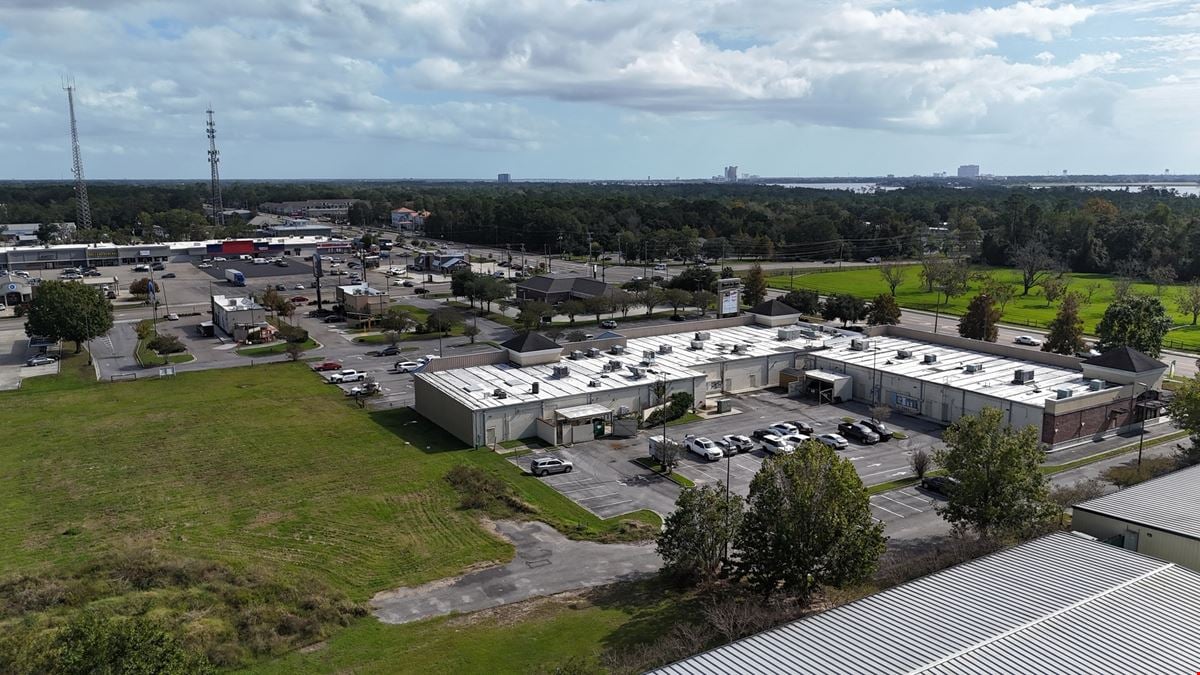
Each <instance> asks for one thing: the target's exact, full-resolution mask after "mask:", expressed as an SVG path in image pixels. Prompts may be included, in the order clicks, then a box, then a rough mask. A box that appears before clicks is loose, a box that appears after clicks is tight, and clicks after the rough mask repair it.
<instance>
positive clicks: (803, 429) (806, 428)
mask: <svg viewBox="0 0 1200 675" xmlns="http://www.w3.org/2000/svg"><path fill="white" fill-rule="evenodd" d="M788 424H790V425H792V426H794V427H796V431H797V432H799V433H802V434H808V435H809V436H812V435H813V431H814V429H813V425H812V424H809V423H808V422H805V421H804V420H792V421H791V422H788Z"/></svg>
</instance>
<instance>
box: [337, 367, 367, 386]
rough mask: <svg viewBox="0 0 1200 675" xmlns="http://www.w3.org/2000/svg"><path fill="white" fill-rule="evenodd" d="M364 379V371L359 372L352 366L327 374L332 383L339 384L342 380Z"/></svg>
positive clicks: (358, 380) (355, 380)
mask: <svg viewBox="0 0 1200 675" xmlns="http://www.w3.org/2000/svg"><path fill="white" fill-rule="evenodd" d="M365 379H367V374H366V373H360V372H359V371H357V370H355V369H353V368H347V369H346V370H343V371H340V372H337V373H334V374H333V375H330V376H329V381H330V382H332V383H334V384H341V383H343V382H361V381H362V380H365Z"/></svg>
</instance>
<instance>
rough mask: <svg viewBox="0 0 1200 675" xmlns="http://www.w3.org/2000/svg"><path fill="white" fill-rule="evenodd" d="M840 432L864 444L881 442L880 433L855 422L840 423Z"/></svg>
mask: <svg viewBox="0 0 1200 675" xmlns="http://www.w3.org/2000/svg"><path fill="white" fill-rule="evenodd" d="M838 433H839V434H841V435H843V436H845V437H846V438H851V439H854V440H856V441H858V442H859V443H862V444H864V445H873V444H875V443H878V442H879V434H877V433H875V432H874V431H871V430H870V429H868V428H866V427H864V426H863V425H861V424H855V423H854V422H842V423H841V424H839V425H838Z"/></svg>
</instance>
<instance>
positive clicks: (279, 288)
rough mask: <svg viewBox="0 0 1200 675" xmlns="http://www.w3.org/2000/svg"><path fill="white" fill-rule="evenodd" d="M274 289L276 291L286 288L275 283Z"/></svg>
mask: <svg viewBox="0 0 1200 675" xmlns="http://www.w3.org/2000/svg"><path fill="white" fill-rule="evenodd" d="M275 290H277V291H286V290H287V286H284V285H283V284H275Z"/></svg>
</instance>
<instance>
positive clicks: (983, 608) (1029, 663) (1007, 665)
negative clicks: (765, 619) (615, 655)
mask: <svg viewBox="0 0 1200 675" xmlns="http://www.w3.org/2000/svg"><path fill="white" fill-rule="evenodd" d="M1197 625H1200V574H1197V573H1195V572H1192V571H1190V570H1187V569H1184V568H1181V567H1178V566H1175V565H1172V564H1170V563H1164V562H1162V561H1160V560H1155V559H1153V558H1148V557H1146V556H1141V555H1138V554H1136V553H1133V552H1130V551H1126V550H1124V549H1120V548H1116V547H1113V546H1109V545H1107V544H1101V543H1099V542H1096V541H1093V540H1089V539H1085V538H1083V537H1079V536H1077V535H1071V534H1066V533H1061V532H1060V533H1055V534H1051V535H1048V536H1045V537H1042V538H1040V539H1036V540H1034V541H1031V542H1028V543H1026V544H1023V545H1021V546H1017V547H1015V548H1011V549H1008V550H1006V551H1002V552H1000V553H996V554H993V555H990V556H986V557H984V558H980V559H978V560H974V561H971V562H968V563H965V564H962V565H958V566H956V567H952V568H950V569H948V570H944V571H942V572H938V573H935V574H932V575H929V576H927V577H923V578H921V579H918V580H916V581H912V582H909V583H907V584H903V585H901V586H897V587H896V588H892V589H889V590H886V591H883V592H881V593H877V594H875V595H872V596H870V597H867V598H864V599H862V600H859V601H857V602H853V603H850V604H848V605H844V606H842V607H838V608H836V609H832V610H830V611H828V612H825V613H823V614H819V615H816V616H814V617H811V618H808V619H803V620H800V621H796V622H793V623H790V624H787V625H785V626H782V627H780V628H777V629H774V630H771V631H767V632H765V633H760V634H758V635H754V636H751V637H749V638H746V639H743V640H739V641H738V642H734V643H732V644H729V645H726V646H724V647H719V648H717V649H713V650H711V651H708V652H705V653H703V654H699V655H697V656H694V657H692V658H690V659H686V660H684V661H680V662H677V663H674V664H671V665H669V666H666V667H664V668H662V669H660V670H657V671H654V672H655V673H659V674H662V675H679V674H688V675H692V674H695V675H699V674H701V673H703V674H704V675H709V674H712V673H764V674H770V673H806V674H808V673H811V674H819V673H830V674H837V675H846V674H849V673H870V674H872V675H874V674H877V673H911V674H916V673H929V674H931V675H948V674H951V673H968V674H972V675H995V674H996V673H1022V674H1027V675H1040V674H1045V675H1061V674H1063V673H1089V674H1092V673H1117V672H1119V673H1131V674H1133V673H1136V674H1143V673H1144V674H1145V675H1151V674H1158V673H1190V672H1196V670H1197V665H1196V661H1197V658H1198V657H1197V654H1198V653H1200V634H1198V633H1197V630H1196V626H1197Z"/></svg>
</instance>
